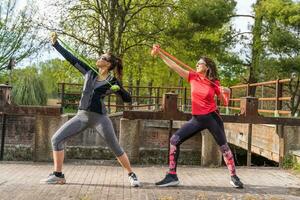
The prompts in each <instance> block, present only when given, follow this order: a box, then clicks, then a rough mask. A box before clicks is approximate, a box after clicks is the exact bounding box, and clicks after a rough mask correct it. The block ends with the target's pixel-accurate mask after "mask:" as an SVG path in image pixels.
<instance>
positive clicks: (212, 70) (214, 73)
mask: <svg viewBox="0 0 300 200" xmlns="http://www.w3.org/2000/svg"><path fill="white" fill-rule="evenodd" d="M200 59H203V60H204V61H205V63H206V66H207V68H208V69H207V72H206V74H205V76H206V77H207V78H208V79H209V80H211V81H215V80H218V79H219V75H218V70H217V66H216V63H215V62H214V61H213V60H212V59H210V58H208V57H205V56H201V57H200Z"/></svg>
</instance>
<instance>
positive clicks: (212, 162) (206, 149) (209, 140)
mask: <svg viewBox="0 0 300 200" xmlns="http://www.w3.org/2000/svg"><path fill="white" fill-rule="evenodd" d="M221 164H222V153H221V151H220V149H219V146H218V145H217V143H216V142H215V139H214V137H213V136H212V134H211V133H209V132H208V131H203V132H202V151H201V166H221Z"/></svg>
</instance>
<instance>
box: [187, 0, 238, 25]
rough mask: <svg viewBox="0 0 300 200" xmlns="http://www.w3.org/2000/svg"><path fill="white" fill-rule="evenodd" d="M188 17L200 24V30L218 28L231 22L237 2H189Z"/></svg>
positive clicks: (204, 0)
mask: <svg viewBox="0 0 300 200" xmlns="http://www.w3.org/2000/svg"><path fill="white" fill-rule="evenodd" d="M189 4H190V6H187V5H186V6H187V8H188V12H187V13H188V18H189V20H190V21H191V22H192V23H194V24H197V25H198V26H199V30H201V29H202V30H203V29H206V28H209V29H218V28H222V26H223V25H224V24H225V23H227V22H229V20H230V17H231V16H232V13H233V10H234V8H235V6H236V2H235V1H233V0H230V1H225V0H215V1H207V0H197V1H194V2H192V3H189Z"/></svg>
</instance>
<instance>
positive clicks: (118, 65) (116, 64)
mask: <svg viewBox="0 0 300 200" xmlns="http://www.w3.org/2000/svg"><path fill="white" fill-rule="evenodd" d="M107 54H108V55H109V57H110V59H109V62H110V64H111V66H110V69H109V71H111V70H114V69H116V73H117V76H118V77H119V78H120V77H122V72H123V63H122V59H121V58H119V57H117V56H115V55H114V54H112V53H111V52H108V53H107Z"/></svg>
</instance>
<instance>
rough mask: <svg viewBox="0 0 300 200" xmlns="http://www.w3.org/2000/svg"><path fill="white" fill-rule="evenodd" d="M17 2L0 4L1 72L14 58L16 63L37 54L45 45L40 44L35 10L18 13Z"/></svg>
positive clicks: (28, 9) (30, 9)
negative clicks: (34, 19)
mask: <svg viewBox="0 0 300 200" xmlns="http://www.w3.org/2000/svg"><path fill="white" fill-rule="evenodd" d="M16 2H17V0H2V1H1V2H0V70H3V69H5V68H6V67H7V65H8V64H9V61H10V59H11V58H12V57H13V58H14V59H15V61H16V62H19V61H21V60H23V59H24V58H26V57H28V56H30V55H32V54H33V53H35V52H36V51H37V50H38V49H39V48H40V47H41V45H42V44H43V43H42V42H39V40H38V37H37V35H38V34H37V32H36V27H35V25H34V21H33V18H34V15H35V14H34V13H35V10H34V9H33V8H30V7H29V6H26V7H25V8H24V9H23V10H21V11H18V10H17V8H16Z"/></svg>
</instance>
